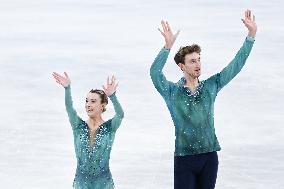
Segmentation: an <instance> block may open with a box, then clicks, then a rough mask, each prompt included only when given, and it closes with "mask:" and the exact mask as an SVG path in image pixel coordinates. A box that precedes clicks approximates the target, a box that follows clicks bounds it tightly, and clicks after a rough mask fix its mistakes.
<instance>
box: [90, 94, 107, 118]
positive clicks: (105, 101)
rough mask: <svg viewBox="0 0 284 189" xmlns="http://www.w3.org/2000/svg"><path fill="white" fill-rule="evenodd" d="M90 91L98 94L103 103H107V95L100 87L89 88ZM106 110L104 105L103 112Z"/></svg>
mask: <svg viewBox="0 0 284 189" xmlns="http://www.w3.org/2000/svg"><path fill="white" fill-rule="evenodd" d="M90 93H96V94H98V95H99V96H100V99H101V103H102V104H103V103H105V104H108V98H107V95H106V93H105V92H104V91H103V90H100V89H91V90H90ZM105 111H106V108H105V107H104V109H103V112H105Z"/></svg>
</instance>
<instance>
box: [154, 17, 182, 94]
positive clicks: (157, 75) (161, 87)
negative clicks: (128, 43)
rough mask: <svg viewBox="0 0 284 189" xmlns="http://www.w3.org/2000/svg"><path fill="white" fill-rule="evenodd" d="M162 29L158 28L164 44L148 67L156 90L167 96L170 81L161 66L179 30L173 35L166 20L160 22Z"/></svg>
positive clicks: (163, 64)
mask: <svg viewBox="0 0 284 189" xmlns="http://www.w3.org/2000/svg"><path fill="white" fill-rule="evenodd" d="M161 25H162V28H163V31H162V30H160V28H158V29H159V31H160V32H161V34H162V35H163V37H164V39H165V43H166V44H165V46H164V47H163V48H162V49H161V51H160V52H159V54H158V56H157V57H156V58H155V60H154V62H153V64H152V66H151V68H150V75H151V79H152V81H153V84H154V86H155V88H156V89H157V90H158V92H159V93H160V94H161V95H162V96H163V97H165V96H167V95H168V92H169V90H170V85H171V82H169V81H168V80H167V79H166V77H165V75H164V74H163V71H162V70H163V68H164V66H165V63H166V61H167V58H168V55H169V53H170V49H171V48H172V46H173V44H174V42H175V40H176V38H177V36H178V34H179V31H178V32H177V33H176V34H175V35H174V34H173V33H172V30H171V27H170V25H169V23H168V22H164V21H162V22H161Z"/></svg>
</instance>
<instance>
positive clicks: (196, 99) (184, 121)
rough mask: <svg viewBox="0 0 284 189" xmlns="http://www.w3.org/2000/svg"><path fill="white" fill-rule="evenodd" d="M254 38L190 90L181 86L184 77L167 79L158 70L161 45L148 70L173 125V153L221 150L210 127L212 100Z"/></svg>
mask: <svg viewBox="0 0 284 189" xmlns="http://www.w3.org/2000/svg"><path fill="white" fill-rule="evenodd" d="M253 43H254V38H252V37H247V38H246V39H245V41H244V43H243V46H242V47H241V48H240V50H239V51H238V53H237V54H236V56H235V58H234V59H233V60H232V61H231V62H230V63H229V65H228V66H226V67H225V68H224V69H223V70H222V71H221V72H220V73H217V74H215V75H213V76H211V77H210V78H208V79H206V80H204V81H201V82H199V86H198V87H197V90H196V91H195V92H194V93H192V92H191V91H190V90H189V88H187V87H184V84H185V79H184V78H181V79H180V80H179V81H178V82H177V83H173V82H170V81H168V80H167V79H166V77H165V76H164V74H163V72H162V69H163V67H164V65H165V63H166V61H167V58H168V55H169V52H170V51H169V50H168V49H165V48H163V49H162V50H161V51H160V53H159V54H158V56H157V57H156V59H155V61H154V63H153V64H152V66H151V69H150V75H151V79H152V81H153V84H154V86H155V88H156V89H157V90H158V92H159V93H160V94H161V96H162V97H163V99H164V100H165V102H166V104H167V107H168V109H169V111H170V114H171V117H172V120H173V122H174V125H175V136H176V138H175V156H185V155H194V154H201V153H207V152H213V151H219V150H221V148H220V145H219V142H218V140H217V137H216V135H215V128H214V102H215V98H216V96H217V94H218V92H219V91H220V90H221V89H222V88H223V87H224V86H225V85H226V84H228V83H229V82H230V81H231V80H232V79H233V78H234V77H235V76H236V75H237V74H238V73H239V72H240V71H241V69H242V67H243V66H244V64H245V62H246V59H247V57H248V56H249V54H250V51H251V49H252V46H253Z"/></svg>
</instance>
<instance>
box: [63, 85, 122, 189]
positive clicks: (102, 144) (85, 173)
mask: <svg viewBox="0 0 284 189" xmlns="http://www.w3.org/2000/svg"><path fill="white" fill-rule="evenodd" d="M109 98H110V100H111V101H112V104H113V106H114V110H115V116H114V117H113V118H112V119H109V120H107V121H106V122H104V123H103V124H101V125H100V127H99V128H98V129H97V131H96V133H95V142H94V145H91V143H90V140H89V128H88V125H87V123H86V122H85V121H83V120H82V119H81V118H80V117H79V116H78V115H77V113H76V110H75V109H74V107H73V102H72V97H71V89H70V85H69V86H68V87H66V88H65V106H66V111H67V114H68V117H69V121H70V124H71V126H72V130H73V136H74V146H75V153H76V158H77V170H76V175H75V179H74V182H73V187H74V188H76V189H112V188H113V187H114V184H113V180H112V175H111V172H110V169H109V158H110V152H111V148H112V145H113V141H114V138H115V133H116V130H117V129H118V127H119V126H120V124H121V121H122V119H123V117H124V112H123V110H122V107H121V105H120V103H119V102H118V100H117V97H116V95H115V93H114V94H112V95H111V96H110V97H109Z"/></svg>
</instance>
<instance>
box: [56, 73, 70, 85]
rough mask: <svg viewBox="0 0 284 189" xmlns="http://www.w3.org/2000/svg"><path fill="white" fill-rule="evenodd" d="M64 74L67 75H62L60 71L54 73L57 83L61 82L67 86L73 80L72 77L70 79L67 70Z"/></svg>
mask: <svg viewBox="0 0 284 189" xmlns="http://www.w3.org/2000/svg"><path fill="white" fill-rule="evenodd" d="M64 75H65V77H64V76H62V75H60V74H58V73H56V72H53V74H52V76H53V77H54V79H55V81H56V82H57V83H59V84H60V85H62V86H63V87H65V88H66V87H68V86H69V85H70V83H71V81H70V79H69V77H68V75H67V73H66V72H64Z"/></svg>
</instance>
